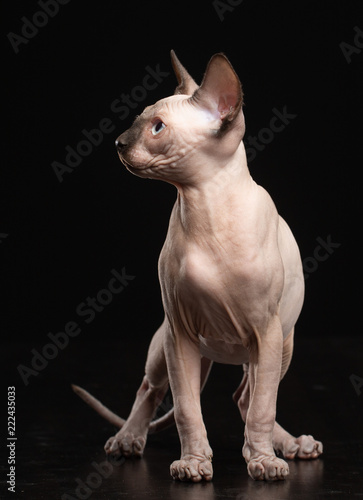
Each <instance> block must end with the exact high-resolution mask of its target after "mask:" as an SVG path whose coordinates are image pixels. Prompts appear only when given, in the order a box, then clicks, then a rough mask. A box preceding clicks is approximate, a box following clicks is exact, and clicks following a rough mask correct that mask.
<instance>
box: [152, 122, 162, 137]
mask: <svg viewBox="0 0 363 500" xmlns="http://www.w3.org/2000/svg"><path fill="white" fill-rule="evenodd" d="M165 127H166V125H165V123H164V122H162V121H161V120H157V121H156V122H155V123H154V125H153V126H152V129H151V133H152V135H158V134H159V133H160V132H161V131H162V130H163V129H164V128H165Z"/></svg>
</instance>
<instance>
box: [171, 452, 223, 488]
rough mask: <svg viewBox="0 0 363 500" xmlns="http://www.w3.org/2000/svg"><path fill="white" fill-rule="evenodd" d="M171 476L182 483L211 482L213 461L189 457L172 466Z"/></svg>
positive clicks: (177, 461)
mask: <svg viewBox="0 0 363 500" xmlns="http://www.w3.org/2000/svg"><path fill="white" fill-rule="evenodd" d="M170 475H171V477H172V478H173V479H179V480H180V481H192V482H193V483H198V482H200V481H202V480H203V479H204V480H205V481H211V480H212V478H213V467H212V459H211V458H210V459H206V458H196V457H188V458H184V459H181V460H175V462H173V463H172V464H171V466H170Z"/></svg>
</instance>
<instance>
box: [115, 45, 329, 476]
mask: <svg viewBox="0 0 363 500" xmlns="http://www.w3.org/2000/svg"><path fill="white" fill-rule="evenodd" d="M172 59H173V65H174V70H175V73H176V76H177V78H178V82H179V86H178V87H177V90H176V93H175V95H173V96H171V97H168V98H166V99H162V100H161V101H158V102H157V103H156V104H155V105H154V106H150V107H147V108H146V109H145V111H144V112H143V113H142V115H141V116H139V117H138V118H137V119H136V120H135V122H134V124H133V125H132V127H131V128H130V129H129V130H128V131H126V132H125V133H123V134H122V135H121V136H120V137H119V138H118V140H117V148H118V153H119V156H120V159H121V161H122V162H123V163H124V164H125V166H126V167H127V168H128V169H129V170H130V171H131V172H132V173H133V174H135V175H138V176H140V177H148V178H153V179H161V180H164V181H166V182H169V183H172V184H174V185H175V186H176V188H177V191H178V194H177V200H176V203H175V205H174V208H173V211H172V214H171V218H170V224H169V229H168V233H167V237H166V241H165V244H164V246H163V249H162V251H161V255H160V259H159V277H160V284H161V291H162V299H163V305H164V309H165V319H164V322H163V324H162V325H161V327H160V328H159V329H158V331H157V332H156V333H155V335H154V337H153V339H152V342H151V345H150V348H149V353H148V358H147V363H146V370H145V377H144V380H143V383H142V385H141V387H140V389H139V391H138V394H137V397H136V401H135V404H134V407H133V409H132V412H131V414H130V416H129V418H128V420H127V422H126V424H125V426H124V427H123V428H122V429H121V430H120V431H119V432H118V433H117V434H116V436H113V437H112V438H110V439H109V440H108V442H107V443H106V446H105V448H106V451H107V453H109V454H115V455H120V454H122V455H124V456H131V455H137V456H141V455H142V453H143V449H144V446H145V443H146V438H147V433H148V428H149V424H150V421H151V420H152V418H153V416H154V414H155V411H156V408H157V406H158V405H159V404H160V401H161V400H162V398H163V396H164V395H165V393H166V390H167V388H168V384H170V387H171V390H172V394H173V400H174V413H175V421H176V424H177V428H178V432H179V436H180V442H181V457H180V460H176V461H175V462H173V463H172V464H171V467H170V472H171V475H172V477H173V478H174V479H179V480H182V481H186V480H189V481H194V482H198V481H201V480H202V479H204V480H207V481H208V480H211V479H212V477H213V469H212V455H213V452H212V449H211V447H210V445H209V442H208V438H207V432H206V429H205V426H204V422H203V418H202V413H201V407H200V390H201V384H203V383H204V381H205V379H206V377H207V375H208V372H209V369H210V366H211V363H212V362H213V361H217V362H221V363H227V364H238V365H243V367H244V377H243V380H242V382H241V385H240V387H239V388H238V389H237V391H236V392H235V394H234V400H235V402H236V404H237V405H238V408H239V410H240V412H241V416H242V419H243V420H244V422H245V424H246V425H245V442H244V446H243V456H244V458H245V460H246V462H247V470H248V473H249V475H250V476H251V477H252V478H253V479H256V480H263V479H265V480H279V479H284V478H285V477H286V476H287V475H288V473H289V467H288V464H287V463H286V462H285V460H283V459H282V458H280V457H279V458H278V457H276V455H275V451H274V450H277V451H279V452H280V453H281V454H283V455H284V456H285V457H286V458H287V459H292V458H294V457H299V458H303V459H311V458H317V457H318V456H319V455H320V453H321V452H322V445H321V443H319V442H318V441H315V440H314V438H313V437H312V436H305V435H303V436H301V437H299V438H295V437H294V436H291V435H290V434H289V433H287V432H286V431H285V430H284V429H283V428H282V427H281V426H280V425H279V424H278V423H277V422H276V421H275V413H276V398H277V390H278V385H279V382H280V380H281V378H282V377H283V376H284V374H285V373H286V371H287V368H288V366H289V363H290V360H291V356H292V348H293V335H294V325H295V323H296V321H297V319H298V316H299V314H300V311H301V307H302V303H303V296H304V279H303V273H302V265H301V259H300V254H299V250H298V247H297V244H296V242H295V239H294V237H293V235H292V233H291V231H290V229H289V227H288V225H287V224H286V222H285V221H284V220H283V219H282V218H281V217H280V216H279V215H278V213H277V210H276V207H275V205H274V203H273V201H272V199H271V197H270V196H269V194H268V193H267V192H266V191H265V190H264V189H263V188H262V187H260V186H259V185H257V184H256V182H254V180H253V179H252V177H251V175H250V173H249V170H248V167H247V161H246V153H245V149H244V146H243V142H242V137H243V135H244V131H245V125H244V116H243V113H242V88H241V84H240V82H239V80H238V77H237V75H236V74H235V72H234V70H233V68H232V67H231V65H230V63H229V61H228V60H227V58H226V57H225V56H223V55H222V54H217V55H215V56H214V57H213V58H212V59H211V61H210V63H209V65H208V67H207V70H206V74H205V76H204V79H203V82H202V84H201V86H200V87H198V86H197V85H196V83H195V82H194V81H193V79H192V78H191V77H190V75H189V74H188V73H187V72H186V70H185V69H184V68H183V66H182V65H181V64H180V62H179V61H178V60H177V59H176V57H175V55H174V54H173V55H172ZM277 175H278V173H277ZM203 364H204V366H205V367H207V368H205V369H204V370H203V366H202V365H203ZM201 371H202V374H203V376H202V377H201ZM203 379H204V380H203Z"/></svg>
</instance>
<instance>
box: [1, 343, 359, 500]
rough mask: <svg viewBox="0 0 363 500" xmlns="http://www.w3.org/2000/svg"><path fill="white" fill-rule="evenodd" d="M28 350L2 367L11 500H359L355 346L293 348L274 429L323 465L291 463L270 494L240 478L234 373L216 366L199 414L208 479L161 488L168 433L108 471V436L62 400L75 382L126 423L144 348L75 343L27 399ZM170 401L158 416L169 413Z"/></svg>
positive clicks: (268, 487)
mask: <svg viewBox="0 0 363 500" xmlns="http://www.w3.org/2000/svg"><path fill="white" fill-rule="evenodd" d="M33 347H34V346H32V345H30V344H29V345H21V346H19V345H12V346H7V347H6V348H5V349H2V356H1V359H0V361H1V363H2V367H6V369H7V371H6V375H5V376H4V377H3V380H6V381H5V385H6V387H7V386H8V385H15V386H16V404H17V406H16V412H17V413H16V415H17V417H16V422H17V426H16V435H17V443H16V492H17V496H16V498H24V499H25V498H26V499H27V500H32V499H36V500H42V499H46V500H49V499H61V500H66V499H68V500H69V499H86V498H92V499H93V498H94V499H97V500H103V499H104V500H111V499H121V498H122V499H127V498H130V499H131V498H133V499H136V500H139V499H140V500H143V499H146V498H148V499H150V500H153V499H161V498H162V499H169V498H170V499H173V500H182V499H185V498H187V499H188V500H215V499H234V500H244V499H251V500H257V499H261V500H265V499H269V500H285V499H286V500H289V499H301V500H302V499H309V500H310V499H319V500H320V499H325V498H334V499H345V498H347V499H348V498H349V499H351V498H363V480H362V477H363V425H362V423H363V418H362V417H363V394H362V393H363V390H359V387H358V386H357V385H354V384H353V382H352V375H355V376H356V377H358V379H359V377H363V368H362V358H361V353H362V341H360V340H358V339H344V340H343V339H299V338H298V339H297V340H296V348H295V354H294V360H293V363H292V366H291V368H290V370H289V372H288V374H287V376H286V379H285V380H284V381H283V382H282V383H281V386H280V391H279V399H278V420H279V422H280V423H281V425H283V426H284V427H285V428H287V430H289V431H290V432H291V433H293V434H301V433H307V434H309V433H310V434H313V435H314V437H315V438H317V439H319V440H321V441H323V443H324V454H323V456H322V458H320V459H318V460H315V461H311V462H303V461H298V460H296V461H289V466H290V476H289V478H288V479H287V480H286V481H283V482H276V483H265V482H254V481H252V480H251V479H250V478H249V477H248V475H247V471H246V464H245V463H244V460H243V458H242V454H241V447H242V443H243V424H242V422H241V420H240V417H239V414H238V410H237V408H236V407H235V405H234V403H233V402H232V398H231V395H232V393H233V391H234V390H235V388H236V387H237V385H238V384H239V381H240V377H241V376H242V370H241V368H240V367H235V366H234V367H232V366H225V365H217V364H215V365H214V367H213V369H212V373H211V376H210V379H209V381H208V383H207V386H206V388H205V391H204V393H203V395H202V408H203V415H204V420H205V423H206V427H207V430H208V437H209V440H210V443H211V446H212V448H213V451H214V459H213V466H214V479H213V482H211V483H201V484H188V483H180V482H174V481H173V480H172V479H171V478H170V476H169V465H170V463H171V462H172V461H173V460H175V459H177V458H178V453H179V451H180V447H179V440H178V435H177V433H176V430H175V429H173V428H172V429H168V430H167V431H164V432H163V433H160V434H157V435H152V436H150V437H149V439H148V443H147V447H146V451H145V455H144V458H143V459H133V460H123V459H121V460H120V462H118V463H110V462H107V461H106V458H105V455H104V452H103V444H104V442H105V441H106V439H107V438H108V437H109V436H110V435H111V434H112V433H113V432H114V429H113V428H112V426H110V425H109V424H107V423H106V422H104V421H102V419H101V418H100V417H98V415H96V414H95V413H93V411H92V410H90V409H89V408H88V407H86V405H85V404H84V403H83V402H82V401H81V400H79V399H78V398H77V397H76V396H75V395H74V394H73V392H72V391H71V390H70V385H69V384H70V383H71V382H74V383H77V384H79V385H81V386H84V387H85V388H87V389H89V390H90V391H91V392H92V393H93V394H95V395H96V396H97V397H99V398H100V399H101V400H102V401H103V402H104V403H105V404H107V405H108V406H110V407H111V408H113V409H114V410H116V411H117V412H119V413H120V414H121V416H123V417H126V416H127V413H128V411H129V410H130V408H131V405H132V402H133V397H134V392H135V391H136V390H137V388H138V385H139V383H140V381H141V378H142V375H143V364H144V361H145V356H146V351H147V343H146V342H145V341H144V340H140V339H137V338H136V339H135V341H133V343H131V342H130V341H128V343H127V345H126V344H125V343H123V342H117V343H113V344H112V343H109V344H101V343H86V341H85V340H81V341H79V340H78V339H74V342H73V344H72V345H71V344H70V345H69V346H68V347H67V349H65V350H64V351H63V352H61V353H59V355H58V357H57V358H56V359H54V360H53V361H50V362H49V365H48V366H47V367H46V368H45V369H44V370H43V371H41V372H40V373H39V375H37V376H36V377H35V376H33V377H31V378H29V385H28V386H27V387H25V385H24V383H23V382H22V380H21V378H20V377H19V374H18V372H17V370H16V367H17V365H18V364H19V363H22V362H23V361H24V360H26V359H28V358H29V353H30V350H31V349H32V348H33ZM4 391H5V389H4ZM167 398H169V399H167V401H166V404H165V405H164V406H165V407H168V406H169V404H170V402H171V399H170V395H169V396H167ZM6 472H8V471H7V470H6ZM4 475H5V474H4ZM1 498H3V495H1ZM9 498H10V493H9ZM13 498H15V497H13Z"/></svg>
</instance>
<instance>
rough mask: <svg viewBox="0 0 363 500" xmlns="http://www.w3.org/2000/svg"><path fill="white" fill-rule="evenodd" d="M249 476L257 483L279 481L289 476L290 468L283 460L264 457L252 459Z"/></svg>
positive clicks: (248, 466) (249, 464)
mask: <svg viewBox="0 0 363 500" xmlns="http://www.w3.org/2000/svg"><path fill="white" fill-rule="evenodd" d="M247 470H248V474H249V475H250V476H251V477H252V479H254V480H255V481H263V480H265V481H279V480H283V479H285V478H286V476H287V475H288V474H289V466H288V465H287V463H286V462H285V461H284V460H282V459H281V458H277V457H276V456H266V455H263V456H261V457H259V458H256V459H251V460H250V461H249V462H248V465H247Z"/></svg>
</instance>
